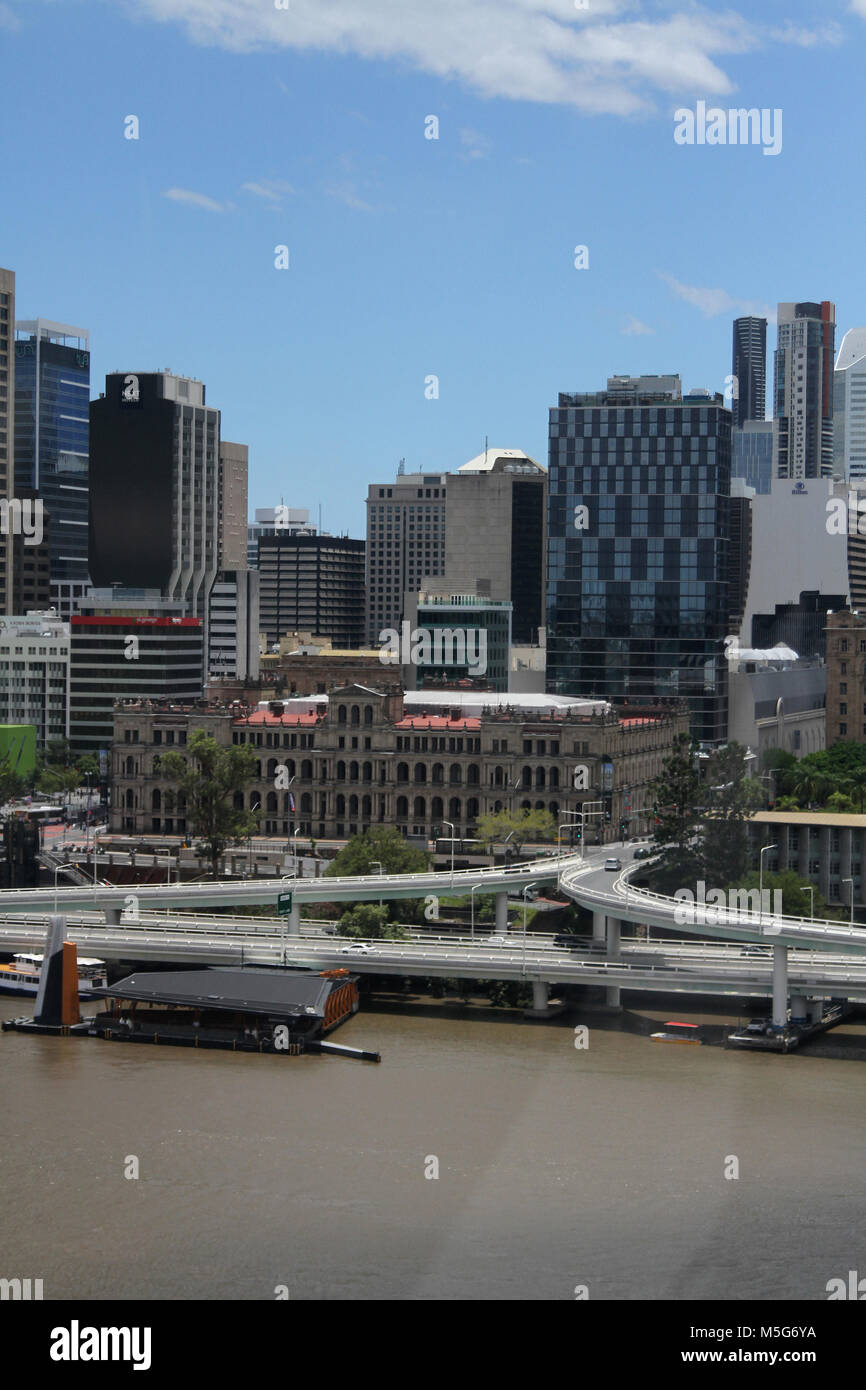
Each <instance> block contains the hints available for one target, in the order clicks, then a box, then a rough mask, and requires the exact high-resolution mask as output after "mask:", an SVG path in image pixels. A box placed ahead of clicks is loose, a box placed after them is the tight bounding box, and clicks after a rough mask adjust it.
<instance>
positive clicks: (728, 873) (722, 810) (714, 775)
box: [701, 743, 764, 884]
mask: <svg viewBox="0 0 866 1390" xmlns="http://www.w3.org/2000/svg"><path fill="white" fill-rule="evenodd" d="M745 753H746V749H745V748H744V747H743V745H742V744H741V743H729V744H728V745H727V746H726V747H724V748H718V749H716V750H715V751H714V752H713V753H711V754H710V756H709V758H708V759H707V762H706V783H705V787H704V792H705V801H706V807H707V814H706V817H705V820H704V824H703V829H702V833H701V860H702V866H703V867H702V876H703V877H704V878H705V879H706V880H707V882H712V883H714V884H715V883H738V882H739V881H740V879H741V878H742V876H743V874H744V873H745V872H746V869H747V866H748V858H749V830H748V823H749V817H750V816H751V814H752V812H753V811H756V810H757V809H758V808H759V807H760V806H761V805H762V804H763V800H764V794H763V790H762V787H761V783H760V782H759V781H757V780H756V779H754V778H752V777H747V776H746V775H745V768H746V763H745V760H744V755H745Z"/></svg>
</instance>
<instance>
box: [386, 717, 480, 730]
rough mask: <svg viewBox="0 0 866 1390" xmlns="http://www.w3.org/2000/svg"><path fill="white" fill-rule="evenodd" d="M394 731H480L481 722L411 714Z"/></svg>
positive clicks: (395, 726)
mask: <svg viewBox="0 0 866 1390" xmlns="http://www.w3.org/2000/svg"><path fill="white" fill-rule="evenodd" d="M394 728H395V729H480V728H481V720H480V719H472V718H469V717H465V718H463V719H446V718H445V716H444V715H440V714H412V715H407V717H406V718H405V719H401V720H400V722H399V724H395V725H394Z"/></svg>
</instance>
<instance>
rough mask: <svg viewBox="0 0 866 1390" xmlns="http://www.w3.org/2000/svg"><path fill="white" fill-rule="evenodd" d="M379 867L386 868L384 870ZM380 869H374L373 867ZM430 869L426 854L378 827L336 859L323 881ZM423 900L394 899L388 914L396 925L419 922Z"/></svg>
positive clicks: (397, 833) (387, 828) (393, 832)
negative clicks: (398, 923) (399, 921)
mask: <svg viewBox="0 0 866 1390" xmlns="http://www.w3.org/2000/svg"><path fill="white" fill-rule="evenodd" d="M379 864H381V865H382V868H381V870H380V869H379V867H378V866H379ZM374 865H376V867H375V868H374V867H373V866H374ZM429 867H430V856H429V855H428V853H427V851H426V850H423V849H419V848H418V847H417V846H415V845H410V844H407V842H406V840H405V839H404V837H403V836H402V835H401V833H400V831H399V830H396V829H395V828H394V827H393V826H385V825H374V826H371V827H370V829H369V830H365V831H364V833H363V835H353V836H352V838H351V840H349V842H348V844H346V845H344V846H343V848H342V849H341V850H340V853H339V854H338V855H337V856H336V858H334V859H332V860H331V862H330V864H329V865H328V867H327V869H326V870H325V872H324V874H323V875H322V877H323V878H328V877H330V878H343V877H345V878H357V877H359V876H360V875H362V874H378V873H380V872H381V873H383V874H423V873H426V872H427V870H428V868H429ZM422 911H423V901H422V900H421V899H420V898H392V899H391V900H390V902H389V904H388V908H387V912H388V915H389V916H390V918H391V919H392V921H397V920H402V921H404V922H408V921H415V920H417V918H419V917H420V916H421V913H422Z"/></svg>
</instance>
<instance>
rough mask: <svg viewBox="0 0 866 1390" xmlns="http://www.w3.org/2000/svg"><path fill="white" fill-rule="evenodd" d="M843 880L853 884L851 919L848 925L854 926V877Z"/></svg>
mask: <svg viewBox="0 0 866 1390" xmlns="http://www.w3.org/2000/svg"><path fill="white" fill-rule="evenodd" d="M842 882H843V883H850V885H851V921H850V922H849V924H848V925H849V926H851V927H853V925H854V880H853V878H843V880H842Z"/></svg>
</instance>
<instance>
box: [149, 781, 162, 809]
mask: <svg viewBox="0 0 866 1390" xmlns="http://www.w3.org/2000/svg"><path fill="white" fill-rule="evenodd" d="M150 809H151V810H152V811H161V810H162V792H161V791H160V790H159V787H156V788H155V789H154V793H153V796H152V797H151V798H150Z"/></svg>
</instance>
